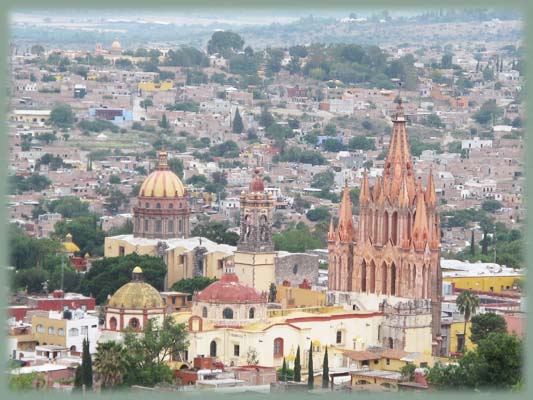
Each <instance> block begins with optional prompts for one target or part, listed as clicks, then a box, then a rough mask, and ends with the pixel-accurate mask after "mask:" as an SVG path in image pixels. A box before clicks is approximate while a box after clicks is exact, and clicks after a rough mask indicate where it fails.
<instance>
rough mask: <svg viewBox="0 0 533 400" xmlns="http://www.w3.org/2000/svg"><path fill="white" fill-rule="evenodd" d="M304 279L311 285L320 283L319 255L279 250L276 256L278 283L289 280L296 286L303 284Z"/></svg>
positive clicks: (281, 283)
mask: <svg viewBox="0 0 533 400" xmlns="http://www.w3.org/2000/svg"><path fill="white" fill-rule="evenodd" d="M304 280H306V281H307V283H309V284H310V285H316V284H317V283H318V256H317V255H312V254H305V253H284V252H279V253H278V256H277V257H276V284H278V285H283V284H285V283H286V282H288V283H290V286H293V287H294V286H299V285H301V284H302V283H303V282H304Z"/></svg>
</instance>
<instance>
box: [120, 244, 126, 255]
mask: <svg viewBox="0 0 533 400" xmlns="http://www.w3.org/2000/svg"><path fill="white" fill-rule="evenodd" d="M125 252H126V250H125V249H124V246H118V256H119V257H124V255H125Z"/></svg>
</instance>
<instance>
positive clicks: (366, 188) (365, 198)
mask: <svg viewBox="0 0 533 400" xmlns="http://www.w3.org/2000/svg"><path fill="white" fill-rule="evenodd" d="M370 200H371V195H370V185H369V184H368V173H367V171H366V170H365V173H364V175H363V183H362V184H361V191H360V192H359V204H360V205H363V204H367V203H369V202H370Z"/></svg>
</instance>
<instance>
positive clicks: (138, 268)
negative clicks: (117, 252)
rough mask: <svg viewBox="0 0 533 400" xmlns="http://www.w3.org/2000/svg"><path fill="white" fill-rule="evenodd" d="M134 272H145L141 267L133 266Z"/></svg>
mask: <svg viewBox="0 0 533 400" xmlns="http://www.w3.org/2000/svg"><path fill="white" fill-rule="evenodd" d="M133 273H134V274H142V273H143V270H142V268H141V267H139V266H136V267H135V268H133Z"/></svg>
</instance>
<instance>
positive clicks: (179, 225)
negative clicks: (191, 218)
mask: <svg viewBox="0 0 533 400" xmlns="http://www.w3.org/2000/svg"><path fill="white" fill-rule="evenodd" d="M181 230H182V226H181V219H180V220H179V221H178V231H179V232H180V233H181Z"/></svg>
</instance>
